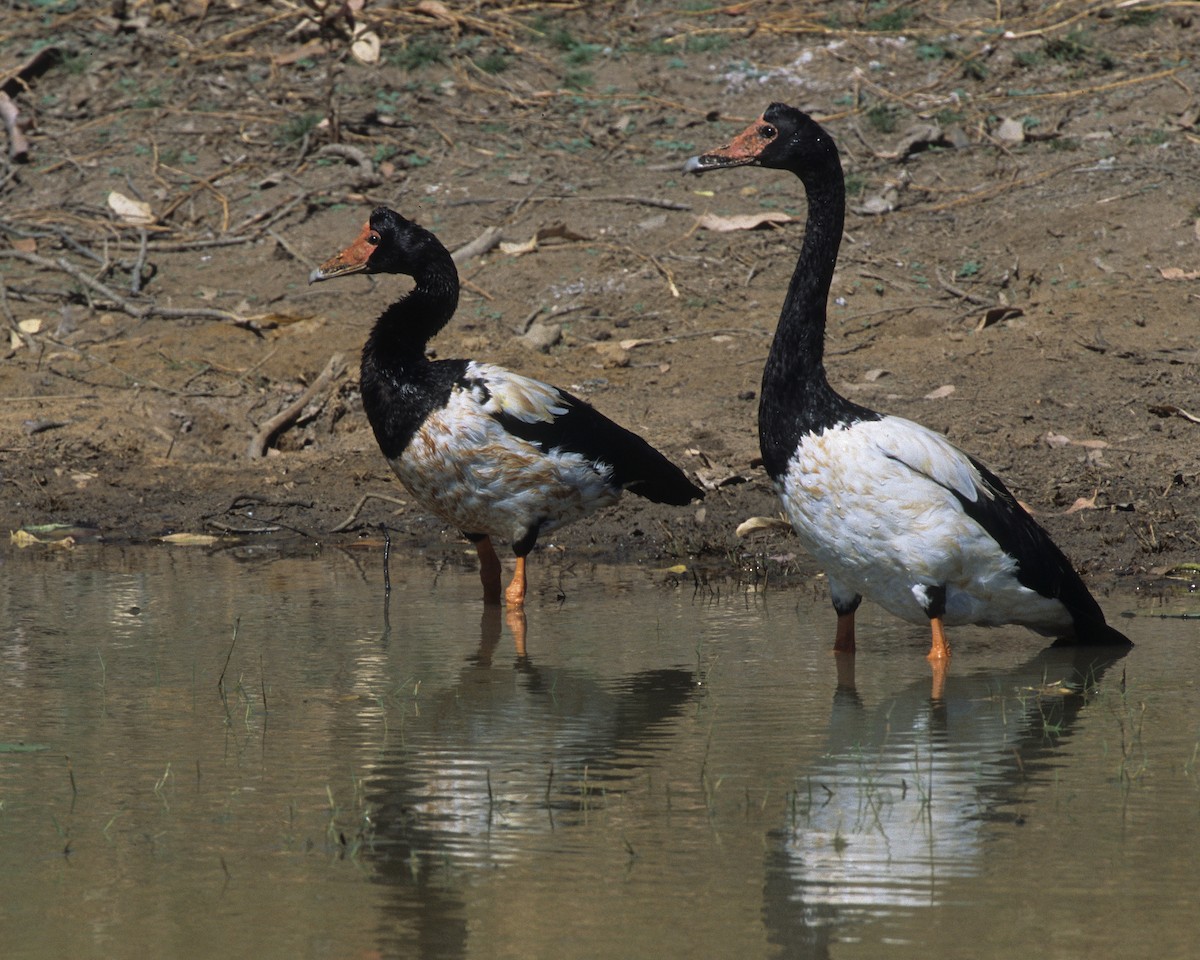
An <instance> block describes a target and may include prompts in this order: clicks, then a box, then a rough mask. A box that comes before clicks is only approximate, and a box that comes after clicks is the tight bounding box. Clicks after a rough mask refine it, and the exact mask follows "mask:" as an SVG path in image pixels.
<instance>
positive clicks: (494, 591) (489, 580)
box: [475, 537, 500, 607]
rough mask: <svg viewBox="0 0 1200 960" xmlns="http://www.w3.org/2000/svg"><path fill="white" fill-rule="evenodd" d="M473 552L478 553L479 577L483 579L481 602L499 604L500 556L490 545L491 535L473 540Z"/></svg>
mask: <svg viewBox="0 0 1200 960" xmlns="http://www.w3.org/2000/svg"><path fill="white" fill-rule="evenodd" d="M475 552H476V553H477V554H479V579H480V580H481V581H483V602H484V603H486V604H487V605H488V606H493V607H498V606H500V558H499V557H497V556H496V548H495V547H493V546H492V539H491V537H484V538H483V539H481V540H476V541H475Z"/></svg>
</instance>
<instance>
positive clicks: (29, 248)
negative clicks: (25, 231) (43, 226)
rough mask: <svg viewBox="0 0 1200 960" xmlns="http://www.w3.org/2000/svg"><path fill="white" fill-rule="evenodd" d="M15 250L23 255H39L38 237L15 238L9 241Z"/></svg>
mask: <svg viewBox="0 0 1200 960" xmlns="http://www.w3.org/2000/svg"><path fill="white" fill-rule="evenodd" d="M9 242H10V243H11V244H12V248H13V249H14V250H20V251H21V252H22V253H37V237H13V239H12V240H10V241H9Z"/></svg>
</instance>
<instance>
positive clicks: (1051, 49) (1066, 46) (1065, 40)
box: [1045, 30, 1088, 63]
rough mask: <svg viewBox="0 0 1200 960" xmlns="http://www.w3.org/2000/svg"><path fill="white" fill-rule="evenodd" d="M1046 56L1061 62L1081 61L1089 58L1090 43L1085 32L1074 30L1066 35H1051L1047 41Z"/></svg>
mask: <svg viewBox="0 0 1200 960" xmlns="http://www.w3.org/2000/svg"><path fill="white" fill-rule="evenodd" d="M1045 49H1046V56H1048V57H1049V58H1050V59H1051V60H1057V61H1059V62H1060V63H1079V62H1081V61H1083V60H1086V59H1087V55H1088V45H1087V42H1086V38H1085V36H1084V34H1083V33H1081V32H1080V31H1078V30H1072V31H1071V32H1070V33H1068V34H1067V35H1066V36H1065V37H1051V38H1050V39H1048V40H1047V41H1046V48H1045Z"/></svg>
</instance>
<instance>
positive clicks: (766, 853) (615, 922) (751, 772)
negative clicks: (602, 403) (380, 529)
mask: <svg viewBox="0 0 1200 960" xmlns="http://www.w3.org/2000/svg"><path fill="white" fill-rule="evenodd" d="M0 561H2V566H0V573H2V574H3V576H0V626H2V628H3V637H2V642H0V690H2V694H0V751H3V752H2V753H0V939H2V941H3V943H4V945H5V947H4V955H5V956H6V957H22V958H25V957H28V958H50V957H55V958H57V957H66V956H70V957H125V956H145V955H147V953H149V954H151V955H157V956H170V957H181V958H191V957H212V956H217V955H224V956H254V957H259V958H273V957H353V958H363V957H556V958H571V957H618V956H619V957H667V956H687V957H731V956H784V957H825V956H833V957H864V958H866V957H879V956H882V955H885V954H886V955H887V956H889V957H891V956H900V957H907V956H914V957H915V956H922V957H925V956H946V957H950V956H971V957H980V958H993V957H995V958H1001V957H1004V958H1008V957H1012V956H1016V955H1020V954H1026V953H1033V952H1034V951H1036V952H1037V955H1042V956H1052V957H1084V956H1087V957H1093V958H1094V957H1133V956H1150V955H1154V956H1161V957H1182V956H1188V955H1190V952H1191V951H1192V950H1193V948H1194V944H1195V942H1197V939H1198V938H1200V918H1198V915H1197V912H1196V910H1195V904H1194V901H1195V890H1196V889H1197V888H1198V887H1200V856H1198V853H1200V840H1198V839H1197V837H1198V836H1200V831H1198V829H1197V828H1198V827H1200V786H1198V783H1197V770H1196V767H1197V763H1198V759H1200V758H1198V757H1197V748H1198V745H1200V721H1198V719H1197V718H1198V717H1200V709H1198V706H1200V705H1198V703H1197V699H1198V698H1197V687H1196V670H1195V668H1194V666H1193V664H1194V662H1195V661H1194V656H1193V651H1194V649H1195V642H1194V640H1195V633H1196V624H1195V622H1194V621H1181V620H1172V619H1157V618H1156V617H1154V616H1152V615H1157V614H1160V613H1163V612H1167V613H1183V612H1186V611H1187V610H1188V609H1192V608H1190V607H1186V606H1185V605H1184V604H1183V603H1179V604H1177V605H1176V606H1171V605H1167V606H1166V607H1162V606H1160V605H1156V606H1154V607H1153V608H1151V607H1150V606H1149V605H1148V604H1147V605H1145V606H1143V607H1139V608H1138V609H1137V610H1136V611H1135V612H1137V613H1138V614H1139V616H1138V618H1137V619H1135V620H1129V621H1123V624H1124V626H1125V627H1126V628H1127V629H1128V631H1129V632H1130V633H1131V634H1132V635H1133V636H1134V637H1135V639H1136V640H1137V641H1138V646H1137V647H1136V648H1135V649H1134V650H1133V651H1132V652H1131V653H1130V654H1129V655H1128V656H1126V657H1124V658H1122V659H1120V660H1118V661H1116V662H1111V663H1105V662H1103V661H1099V660H1097V658H1096V657H1095V656H1094V654H1093V653H1089V652H1082V653H1078V654H1072V653H1070V652H1067V653H1061V652H1059V651H1054V650H1047V649H1044V648H1043V647H1042V646H1041V643H1040V641H1039V640H1038V639H1037V638H1036V637H1034V636H1032V635H1030V634H1027V633H1025V632H1023V631H1019V630H1011V631H1010V630H997V631H991V632H984V631H958V632H956V634H955V639H956V640H957V646H956V659H955V661H954V664H953V666H952V668H951V674H950V678H949V680H948V682H947V685H946V690H945V696H944V698H943V699H942V700H940V701H936V702H935V701H931V699H930V679H929V668H928V665H927V664H926V663H925V661H924V659H923V657H922V656H921V654H922V653H923V652H924V647H925V643H926V638H925V637H924V635H923V633H922V632H921V631H919V630H915V629H913V628H910V627H907V626H905V625H902V624H898V623H896V622H895V621H893V620H892V619H891V618H889V617H887V616H886V615H883V614H878V615H877V614H876V613H875V612H874V611H872V610H865V611H864V614H865V615H864V616H863V617H862V624H861V628H860V636H861V638H862V644H861V649H860V653H859V657H858V662H857V665H856V666H857V669H856V674H857V676H856V678H855V679H856V685H855V689H854V690H849V689H845V688H844V686H843V688H842V689H839V685H838V671H837V666H836V664H835V662H834V660H833V657H832V655H831V653H830V652H829V637H828V634H829V631H830V628H831V625H832V624H831V620H832V617H831V614H830V613H829V610H828V607H827V602H826V601H825V599H824V597H823V594H822V591H821V590H820V589H815V590H814V591H813V593H812V595H811V596H810V595H809V594H808V593H799V592H797V591H788V592H775V591H767V592H766V593H756V592H750V591H747V590H746V589H745V588H744V587H741V586H739V585H736V584H727V585H725V586H723V587H722V588H721V589H720V590H719V591H717V590H712V591H704V592H702V593H698V592H696V591H695V590H694V589H693V587H692V586H691V584H690V582H688V583H686V584H680V583H678V582H677V581H676V580H675V579H674V578H673V577H671V576H670V575H669V574H667V573H665V572H662V571H651V570H646V569H639V568H634V567H625V568H619V569H613V568H602V569H583V568H581V567H577V566H576V567H571V566H568V565H565V563H564V562H563V561H562V560H555V559H554V558H553V557H552V556H550V555H546V556H539V557H538V558H537V561H538V562H537V564H536V565H535V567H534V576H535V578H536V579H535V586H539V587H541V588H542V592H541V593H540V594H539V595H537V596H535V597H534V598H533V602H532V604H531V606H530V609H529V614H528V628H527V629H528V636H527V645H526V652H525V655H524V656H519V655H518V654H517V652H516V651H515V649H514V637H513V633H512V625H511V624H507V623H502V622H500V621H499V620H496V621H491V620H489V619H487V618H485V617H482V616H481V607H480V605H479V603H478V592H479V586H478V579H477V577H476V575H475V573H474V572H473V571H472V570H471V569H469V568H468V567H458V566H453V565H444V564H438V563H436V562H434V561H431V560H427V559H425V558H421V557H413V556H412V555H411V553H405V552H403V551H394V552H393V557H392V565H391V578H392V586H393V595H392V598H391V604H390V608H389V610H390V616H389V618H388V624H387V626H386V627H385V622H384V604H383V595H382V588H381V583H382V557H381V555H380V554H379V553H378V552H363V553H361V554H358V553H343V552H335V551H324V552H321V553H319V554H318V555H315V556H313V557H312V558H282V557H280V556H278V555H276V554H274V553H272V552H270V551H255V550H246V551H244V552H241V553H235V552H232V551H229V552H220V553H216V554H213V555H207V554H205V553H202V552H199V551H193V550H186V549H178V548H175V549H172V548H167V547H162V548H157V549H149V548H138V549H128V550H122V549H117V548H112V547H105V548H99V547H96V548H83V549H76V550H75V551H73V552H70V553H63V552H57V553H44V552H36V550H28V551H20V552H18V551H14V550H11V549H7V548H6V552H5V553H4V554H0ZM560 593H561V595H562V597H563V599H562V600H561V602H560V601H559V600H558V599H557V598H558V596H559V594H560ZM1119 612H1120V611H1119V610H1114V609H1110V610H1109V613H1110V615H1111V614H1117V613H1119ZM235 632H236V639H235ZM222 673H223V684H220V685H219V681H220V679H221V677H222ZM1064 679H1065V680H1067V681H1068V683H1069V687H1068V688H1063V687H1060V686H1059V684H1058V681H1060V680H1064ZM843 680H845V675H844V674H843ZM1122 684H1124V689H1123V688H1122Z"/></svg>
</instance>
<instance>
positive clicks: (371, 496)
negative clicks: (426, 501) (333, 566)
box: [329, 493, 408, 533]
mask: <svg viewBox="0 0 1200 960" xmlns="http://www.w3.org/2000/svg"><path fill="white" fill-rule="evenodd" d="M368 500H385V501H387V502H388V503H394V504H396V506H398V507H403V506H406V505H407V503H408V501H407V500H401V499H399V498H397V497H389V496H388V495H387V494H385V493H364V494H363V495H362V496H361V497H359V498H358V503H356V504H355V505H354V509H353V510H351V511H350V516H348V517H347V518H346V519H345V520H343V521H342V522H341V523H339V524H338V525H337V526H336V527H330V528H329V532H330V533H341V532H342V531H343V530H348V529H350V527H351V526H352V525H353V523H354V521H356V520H357V519H358V514H359V511H361V510H362V508H363V506H364V505H365V504H366V502H367V501H368Z"/></svg>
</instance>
